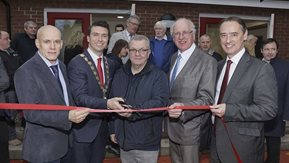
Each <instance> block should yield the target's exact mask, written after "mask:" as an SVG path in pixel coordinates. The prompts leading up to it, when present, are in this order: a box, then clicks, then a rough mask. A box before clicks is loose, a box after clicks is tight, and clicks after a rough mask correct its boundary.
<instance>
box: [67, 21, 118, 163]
mask: <svg viewBox="0 0 289 163" xmlns="http://www.w3.org/2000/svg"><path fill="white" fill-rule="evenodd" d="M108 39H109V26H108V24H107V23H106V22H105V21H98V22H95V23H93V24H92V25H91V26H90V27H89V29H88V36H87V41H88V43H89V47H88V49H87V50H85V51H84V53H83V54H80V55H77V56H76V57H74V58H73V59H72V60H71V61H70V62H69V64H68V77H69V81H70V84H71V89H72V94H73V98H74V100H75V103H76V105H77V106H84V107H90V108H94V109H106V108H110V109H123V107H121V105H120V104H119V101H123V99H122V98H112V99H107V96H108V90H109V85H110V83H111V79H112V76H113V72H114V68H113V66H112V65H113V61H112V60H110V59H108V58H106V57H105V56H104V54H103V51H104V49H105V48H106V47H107V43H108ZM73 134H74V139H73V145H72V151H71V152H72V154H71V163H73V162H75V163H80V162H81V163H102V162H103V159H104V156H105V145H106V142H107V139H108V122H107V117H106V115H105V114H103V113H100V114H93V115H89V116H88V117H87V119H86V120H85V122H84V123H81V124H78V125H74V127H73Z"/></svg>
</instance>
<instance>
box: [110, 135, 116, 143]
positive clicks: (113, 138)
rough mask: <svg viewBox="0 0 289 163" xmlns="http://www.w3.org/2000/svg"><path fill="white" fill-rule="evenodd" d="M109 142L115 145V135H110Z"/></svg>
mask: <svg viewBox="0 0 289 163" xmlns="http://www.w3.org/2000/svg"><path fill="white" fill-rule="evenodd" d="M110 140H111V141H112V142H113V143H115V144H117V141H116V137H115V134H111V135H110Z"/></svg>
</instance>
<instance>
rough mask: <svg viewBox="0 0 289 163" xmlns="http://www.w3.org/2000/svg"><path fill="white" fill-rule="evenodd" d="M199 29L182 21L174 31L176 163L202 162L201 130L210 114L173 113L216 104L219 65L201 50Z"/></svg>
mask: <svg viewBox="0 0 289 163" xmlns="http://www.w3.org/2000/svg"><path fill="white" fill-rule="evenodd" d="M195 32H196V29H195V25H194V24H193V22H192V21H191V20H189V19H185V18H181V19H179V20H177V21H176V22H175V24H173V26H172V27H171V34H172V37H173V40H174V43H175V44H176V46H177V47H178V52H177V53H175V54H174V55H173V56H172V61H171V68H170V73H169V74H170V88H171V96H170V100H171V101H170V102H171V103H172V105H171V106H170V108H171V109H172V110H170V111H169V117H170V118H169V121H168V135H169V138H170V154H171V158H172V162H173V163H192V162H194V163H195V162H196V163H197V162H199V144H200V126H201V124H202V123H204V121H203V117H204V116H205V113H206V111H182V110H181V109H173V108H175V107H176V106H182V105H211V104H213V102H214V94H215V82H216V75H217V61H216V60H215V59H214V58H213V57H210V56H209V55H208V54H206V53H205V52H203V51H202V50H201V49H199V48H198V47H197V46H196V44H195V43H194V41H195V34H196V33H195Z"/></svg>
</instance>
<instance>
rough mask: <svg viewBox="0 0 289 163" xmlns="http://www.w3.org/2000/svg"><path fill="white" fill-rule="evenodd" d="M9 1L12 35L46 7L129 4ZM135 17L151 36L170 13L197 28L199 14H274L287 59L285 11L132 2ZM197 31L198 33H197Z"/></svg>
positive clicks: (1, 11)
mask: <svg viewBox="0 0 289 163" xmlns="http://www.w3.org/2000/svg"><path fill="white" fill-rule="evenodd" d="M59 1H60V0H41V1H39V0H25V1H23V0H13V1H10V3H11V12H12V13H11V16H12V34H14V33H17V32H22V31H23V23H24V21H25V20H27V19H32V20H34V21H36V22H37V24H38V25H39V26H41V25H43V10H44V8H45V7H50V8H103V9H130V6H131V3H132V2H131V1H126V0H114V1H112V0H62V2H61V3H60V2H59ZM135 3H136V14H137V15H139V16H140V17H141V21H142V24H141V27H140V30H139V33H141V34H145V35H147V36H151V35H153V25H154V23H155V22H156V21H157V20H159V18H160V17H161V16H162V15H163V14H164V13H167V12H169V13H172V14H173V15H175V16H176V17H177V18H178V17H187V18H190V19H192V21H193V22H194V23H195V25H196V27H198V25H199V24H198V22H199V13H212V14H236V15H246V16H266V17H269V16H270V15H271V13H275V30H274V38H275V39H277V40H278V41H279V42H280V49H279V51H280V55H281V56H282V57H284V58H287V59H289V53H287V52H288V51H289V46H288V41H287V40H288V38H289V32H288V30H287V29H288V28H287V26H288V24H289V19H288V15H289V10H277V9H261V8H250V7H230V6H212V5H196V4H175V3H157V2H154V3H152V2H135ZM4 15H6V14H5V7H4V5H3V4H2V3H0V21H1V23H0V28H1V29H6V19H5V16H4ZM197 32H198V31H197Z"/></svg>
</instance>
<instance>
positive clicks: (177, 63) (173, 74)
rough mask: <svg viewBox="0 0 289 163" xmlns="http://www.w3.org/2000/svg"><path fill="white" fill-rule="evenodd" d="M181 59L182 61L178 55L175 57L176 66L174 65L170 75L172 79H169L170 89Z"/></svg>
mask: <svg viewBox="0 0 289 163" xmlns="http://www.w3.org/2000/svg"><path fill="white" fill-rule="evenodd" d="M181 59H182V56H181V55H180V54H179V55H178V57H177V61H176V65H175V67H174V69H173V73H172V77H171V81H170V83H171V87H172V85H173V83H174V81H175V79H176V77H177V72H178V68H179V64H180V60H181Z"/></svg>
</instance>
